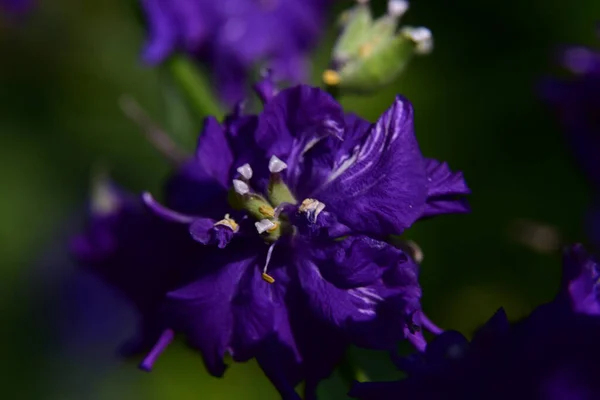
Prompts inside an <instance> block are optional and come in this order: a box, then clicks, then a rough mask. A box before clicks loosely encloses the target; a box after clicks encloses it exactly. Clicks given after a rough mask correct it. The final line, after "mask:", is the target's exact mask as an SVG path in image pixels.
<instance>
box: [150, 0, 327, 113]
mask: <svg viewBox="0 0 600 400" xmlns="http://www.w3.org/2000/svg"><path fill="white" fill-rule="evenodd" d="M331 2H332V1H331V0H285V1H283V0H221V1H213V0H142V6H143V9H144V11H145V14H146V17H147V21H148V30H149V34H148V40H147V43H146V46H145V49H144V52H143V57H144V59H145V60H146V61H147V62H149V63H152V64H155V63H159V62H162V61H164V60H165V59H166V58H168V57H169V55H171V54H172V53H173V52H175V51H183V52H185V53H188V54H190V55H191V56H193V57H194V58H196V59H198V60H201V61H203V62H206V63H208V64H209V66H210V69H211V71H212V73H213V74H214V76H215V78H216V81H217V85H218V87H219V90H220V93H221V94H222V97H223V98H224V99H225V100H226V101H228V102H229V103H231V104H233V103H234V102H236V101H239V100H241V99H242V98H243V97H244V95H245V90H244V89H245V82H247V81H248V75H249V74H250V72H251V71H252V70H253V69H255V68H256V67H257V66H259V65H260V64H261V63H267V64H268V67H269V68H272V69H273V70H274V71H275V73H276V75H277V76H278V77H280V78H284V79H288V80H291V81H293V82H300V81H304V80H305V79H306V75H307V69H306V66H307V59H306V56H307V53H308V52H309V50H311V49H312V48H313V47H314V45H315V42H316V40H317V38H318V36H319V35H320V33H321V31H322V28H323V22H324V19H325V16H326V11H327V9H328V8H329V5H330V3H331Z"/></svg>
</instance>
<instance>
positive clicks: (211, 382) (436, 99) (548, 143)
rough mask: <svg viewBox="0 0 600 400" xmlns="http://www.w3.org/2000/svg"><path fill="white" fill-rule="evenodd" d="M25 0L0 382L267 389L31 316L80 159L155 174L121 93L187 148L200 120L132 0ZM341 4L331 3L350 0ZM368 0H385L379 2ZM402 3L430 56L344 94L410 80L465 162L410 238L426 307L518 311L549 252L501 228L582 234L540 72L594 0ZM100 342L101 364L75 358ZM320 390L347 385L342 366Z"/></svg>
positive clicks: (9, 88)
mask: <svg viewBox="0 0 600 400" xmlns="http://www.w3.org/2000/svg"><path fill="white" fill-rule="evenodd" d="M39 3H40V5H39V8H38V9H36V10H35V11H34V12H33V14H32V15H31V16H29V18H27V19H25V20H23V21H20V22H18V23H16V22H8V21H7V20H6V19H5V18H1V16H0V21H1V22H0V59H1V60H2V61H1V62H0V183H1V188H2V192H1V193H2V194H1V195H0V221H1V223H0V326H2V329H1V330H0V332H1V334H2V337H1V339H2V340H1V341H0V343H1V344H0V346H1V347H0V354H2V356H3V360H2V363H0V364H1V365H2V367H1V369H0V376H2V387H3V388H2V390H3V394H4V395H5V396H6V398H17V399H61V400H64V399H74V400H75V399H76V400H79V399H86V400H87V399H98V400H109V399H110V400H117V399H138V398H139V399H147V400H162V399H176V400H186V399H190V400H191V399H206V400H210V399H223V398H226V399H228V398H232V399H235V398H240V399H242V398H243V399H271V398H272V399H275V398H277V395H276V393H275V391H274V390H273V389H272V388H271V387H269V385H268V383H267V381H266V379H265V378H264V377H263V376H262V374H261V373H260V371H258V369H257V368H256V367H255V365H254V363H249V364H247V365H235V366H233V367H232V368H231V369H230V371H229V372H228V374H227V377H226V378H225V379H222V380H218V379H214V378H211V377H208V376H207V374H206V372H205V370H204V368H203V366H202V363H201V360H200V358H199V356H198V355H196V354H194V353H192V352H190V351H187V350H186V349H185V348H184V346H183V345H181V344H176V345H173V346H171V347H170V348H169V349H168V351H167V352H166V353H165V354H164V355H163V356H162V357H161V359H160V361H159V362H158V363H157V365H156V368H155V371H154V372H153V373H151V374H145V373H142V372H139V371H137V370H136V368H135V360H134V361H132V362H125V363H123V362H119V361H117V360H113V359H112V351H111V350H110V348H111V347H112V343H111V346H108V345H106V344H104V345H102V346H100V345H97V346H96V347H97V348H95V349H92V348H80V349H79V350H78V352H77V353H76V354H71V355H70V356H69V357H66V356H65V355H64V354H62V353H61V347H60V346H58V345H57V344H56V343H57V341H56V340H54V339H53V335H54V334H53V333H52V332H53V328H54V327H53V323H54V321H53V320H52V318H49V317H48V316H47V315H46V313H45V311H46V307H47V305H48V304H50V303H51V302H52V300H53V299H54V298H55V297H56V296H57V295H58V293H56V292H53V290H56V288H55V287H54V286H48V285H47V283H48V282H49V281H51V280H52V279H49V278H48V277H51V276H53V274H54V271H52V270H43V271H40V269H41V268H40V265H44V264H43V262H42V261H43V259H44V257H45V255H46V252H47V250H48V246H51V244H50V243H51V242H53V243H54V244H53V245H52V246H54V247H56V246H64V245H65V243H64V240H56V238H57V237H64V236H65V235H64V230H65V229H66V228H65V224H66V223H67V222H66V221H69V220H71V219H72V218H73V215H74V214H77V213H80V212H81V210H82V208H83V205H84V202H85V198H86V195H87V191H88V186H89V185H88V184H89V175H90V171H91V167H92V165H94V164H95V163H97V162H98V161H102V162H103V163H105V164H106V165H109V166H110V170H111V173H112V175H113V177H114V178H115V179H116V180H117V181H118V182H120V183H121V184H122V185H124V186H125V187H128V188H130V189H131V190H132V191H140V190H143V189H149V190H153V191H157V190H158V188H159V187H160V184H161V182H162V179H163V178H164V177H165V176H166V174H167V173H168V165H167V163H166V162H165V161H164V160H163V159H162V158H161V157H160V155H159V154H157V153H156V152H155V151H154V149H153V148H152V147H151V146H150V145H149V144H148V143H147V142H145V140H144V139H143V137H142V135H141V134H140V133H139V131H138V129H137V128H136V126H134V125H133V124H132V123H131V122H130V121H128V120H127V119H126V118H124V117H123V115H122V113H121V112H120V110H119V108H118V99H119V97H120V96H121V95H122V94H131V95H132V96H134V97H136V98H137V99H139V100H140V102H141V103H142V105H143V106H144V107H145V108H146V109H147V110H148V111H149V113H150V115H152V117H153V118H154V119H155V120H157V121H159V122H160V123H161V124H162V125H164V126H166V127H168V128H169V129H170V130H173V131H174V132H176V133H177V135H179V136H181V138H182V139H181V140H182V142H184V143H186V144H188V145H191V144H192V143H193V136H189V135H188V134H186V132H188V133H189V134H195V133H196V132H197V131H198V130H199V120H198V118H196V117H195V116H193V114H191V111H190V110H186V108H185V107H184V106H183V105H182V103H181V102H179V103H177V102H174V100H173V99H170V97H172V90H171V89H169V87H168V86H165V85H163V84H162V83H164V81H165V79H166V78H165V73H164V71H160V70H152V69H149V68H146V67H144V66H143V65H141V62H140V60H139V57H138V54H139V49H140V45H141V43H142V40H143V28H142V26H141V25H140V23H139V18H137V17H138V16H137V15H136V11H135V8H134V7H131V3H128V2H123V1H118V0H111V1H103V2H100V1H85V2H83V1H77V0H60V1H53V2H43V1H39ZM340 3H341V4H338V6H337V9H338V11H339V10H341V9H343V8H344V7H346V6H347V5H348V4H349V3H343V2H340ZM375 6H376V8H378V9H379V11H380V12H382V11H383V9H384V7H385V3H384V2H383V1H379V2H377V1H375ZM411 6H412V7H411V10H410V11H409V12H408V14H407V15H406V16H405V18H404V22H405V23H407V24H411V25H423V26H427V27H429V28H430V29H431V30H432V31H433V33H434V38H435V50H434V52H433V54H432V55H430V56H427V57H419V58H418V59H415V60H413V62H412V63H411V65H410V66H409V67H408V69H407V71H406V72H405V73H404V74H403V76H402V77H401V78H400V79H399V80H398V81H396V82H395V83H394V84H392V85H390V87H389V88H387V89H385V90H383V91H381V92H380V93H379V94H378V95H377V96H374V97H348V98H343V100H342V102H343V104H344V106H346V107H347V109H349V110H353V111H356V112H358V113H359V114H360V115H362V116H363V117H366V118H368V119H370V120H375V119H376V118H377V116H378V115H379V114H380V113H381V112H382V111H383V110H384V109H385V108H386V107H387V106H388V105H389V104H390V103H391V100H392V99H393V96H394V95H395V94H396V93H398V92H399V93H402V94H404V95H406V96H407V97H408V98H409V99H411V100H412V101H413V103H414V105H415V109H416V129H417V135H418V138H419V141H420V143H421V147H422V150H423V153H424V154H425V155H427V156H430V157H436V158H438V159H442V160H447V161H448V162H449V163H450V165H451V166H452V167H453V168H454V169H461V170H463V171H464V172H465V176H466V178H467V181H468V182H469V184H470V186H471V188H472V190H473V195H472V196H471V204H472V208H473V213H472V214H471V215H467V216H449V217H442V218H438V219H435V220H432V221H427V222H423V223H420V224H418V226H416V227H415V228H414V229H412V230H411V232H410V234H409V236H410V237H411V238H412V239H414V240H416V241H417V242H418V243H419V245H420V246H421V247H422V249H423V251H424V254H425V260H424V262H423V266H422V268H423V269H422V284H423V288H424V299H423V302H424V308H425V310H426V311H427V312H428V313H429V315H430V316H431V317H432V319H434V320H435V321H437V322H438V323H439V324H440V325H441V326H442V327H445V328H453V329H459V330H462V331H464V332H466V333H468V332H470V331H472V330H473V329H474V328H476V327H477V326H478V325H479V324H480V323H482V322H483V321H484V320H485V319H486V318H487V317H489V316H490V315H491V314H492V313H493V312H494V311H495V310H496V309H497V308H498V307H500V306H504V307H505V308H506V309H507V312H508V314H509V316H510V317H511V318H513V319H516V318H519V317H521V316H523V315H525V314H526V313H528V312H529V311H530V310H531V309H532V308H533V307H535V306H536V305H538V304H540V303H542V302H544V301H547V300H549V299H551V298H552V296H553V295H554V293H555V292H556V289H557V287H558V281H559V267H560V260H559V257H558V256H557V255H556V254H551V255H541V254H538V253H535V252H533V251H532V250H531V249H529V248H527V247H525V246H522V245H520V244H519V243H517V242H516V241H515V240H514V238H513V237H511V234H510V226H511V225H512V224H513V222H514V221H515V220H516V219H519V218H529V219H533V220H536V221H542V222H544V223H548V224H550V225H554V226H556V227H558V228H559V229H560V231H561V233H562V234H563V235H564V237H566V238H567V240H569V241H581V240H584V237H583V234H582V229H581V228H582V217H583V213H584V211H585V208H586V204H587V200H588V199H587V189H586V186H585V182H584V181H583V179H582V177H581V176H580V175H579V173H578V171H577V169H576V167H575V166H574V165H573V163H572V159H571V158H570V155H569V153H568V150H567V149H566V148H565V147H564V142H563V138H562V133H561V132H560V130H559V129H558V126H557V124H556V121H555V119H554V116H553V115H551V113H549V111H548V110H547V109H546V108H545V106H544V104H543V103H542V102H541V101H540V99H539V96H538V93H537V92H536V85H537V84H538V81H539V79H540V78H541V77H542V76H543V75H546V74H551V73H556V72H557V71H558V69H557V68H556V66H554V65H553V63H554V58H553V55H554V54H555V50H556V48H557V46H559V45H561V44H569V43H581V44H593V43H594V40H595V37H594V27H595V25H594V24H595V23H596V21H597V20H598V19H599V18H600V3H599V2H598V1H597V0H580V1H578V2H576V3H573V4H571V5H570V6H569V7H565V3H564V1H559V0H547V1H536V0H528V1H517V0H512V1H503V2H485V1H478V0H465V1H461V2H451V3H450V2H446V3H444V2H432V1H425V0H418V1H417V0H415V1H413V2H412V4H411ZM334 19H335V15H332V18H331V21H332V23H331V26H332V27H333V21H334ZM333 40H334V32H333V29H332V30H331V31H330V32H329V33H328V35H327V36H326V38H325V40H324V41H323V43H322V45H321V47H320V49H319V50H318V52H317V54H316V56H315V65H314V82H319V79H320V76H321V73H322V71H323V69H324V68H325V67H326V65H327V62H328V52H329V51H330V50H331V47H332V45H333ZM165 99H167V100H168V102H167V103H165ZM169 99H170V100H169ZM177 104H179V106H177ZM174 113H176V114H174ZM61 232H62V233H61ZM61 235H62V236H61ZM58 273H59V272H58V271H57V272H56V274H58ZM98 348H101V349H102V351H101V354H102V355H103V357H104V358H105V359H106V360H108V361H107V362H108V363H109V365H108V366H106V365H105V366H103V367H102V368H98V366H97V365H95V364H94V363H92V362H90V361H89V360H90V359H89V357H88V356H89V355H90V354H96V355H97V354H98V352H99V350H98ZM356 358H357V359H359V360H362V362H364V363H365V368H366V370H367V373H369V374H370V375H371V376H379V377H384V376H385V377H388V378H393V377H394V376H397V373H396V372H394V371H393V370H392V369H391V367H390V364H389V361H387V359H386V357H385V355H375V356H372V355H371V353H367V352H365V351H362V350H361V351H356ZM111 360H113V361H111ZM384 367H385V368H384ZM387 368H390V369H387ZM7 391H8V393H7ZM323 391H324V392H326V393H327V392H337V394H335V395H330V396H329V398H345V396H344V395H343V392H342V391H343V386H342V383H341V381H340V378H339V376H334V377H333V378H332V380H330V381H329V382H326V383H325V384H324V385H323Z"/></svg>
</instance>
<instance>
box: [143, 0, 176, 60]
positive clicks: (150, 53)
mask: <svg viewBox="0 0 600 400" xmlns="http://www.w3.org/2000/svg"><path fill="white" fill-rule="evenodd" d="M142 9H143V10H144V13H145V14H146V20H147V23H148V30H149V33H148V38H147V40H146V44H145V46H144V50H143V58H144V60H145V61H146V62H148V63H150V64H158V63H161V62H163V61H164V60H165V59H166V58H167V57H169V55H171V53H172V52H173V51H174V50H175V48H176V46H177V38H178V33H177V22H176V20H175V19H174V16H173V15H172V13H171V9H170V7H165V6H164V4H162V2H161V0H142Z"/></svg>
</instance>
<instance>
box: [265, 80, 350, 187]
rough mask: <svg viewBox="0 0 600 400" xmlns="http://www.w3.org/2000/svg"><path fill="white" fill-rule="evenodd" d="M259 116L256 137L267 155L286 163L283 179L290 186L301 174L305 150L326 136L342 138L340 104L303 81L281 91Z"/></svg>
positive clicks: (342, 115) (296, 181) (342, 118)
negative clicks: (301, 83)
mask: <svg viewBox="0 0 600 400" xmlns="http://www.w3.org/2000/svg"><path fill="white" fill-rule="evenodd" d="M259 118H260V119H259V124H258V130H257V135H256V141H257V143H258V145H259V146H260V147H261V148H262V149H264V152H265V154H266V155H267V156H268V157H270V156H272V155H275V156H277V157H279V158H280V159H282V160H283V161H285V162H286V163H287V165H288V169H287V170H286V183H287V184H288V186H290V187H291V188H292V190H294V189H295V187H296V186H297V185H298V179H299V177H300V176H301V175H302V172H303V169H302V161H303V157H304V154H305V153H306V152H307V151H308V150H309V149H310V148H311V147H312V146H314V145H315V144H316V143H317V142H319V141H320V140H323V139H325V138H327V137H329V136H336V137H339V138H340V140H341V134H342V132H343V127H344V114H343V110H342V108H341V107H340V105H339V104H338V103H337V102H336V101H335V100H334V99H333V98H332V97H331V96H330V95H329V94H327V93H325V92H324V91H322V90H321V89H318V88H313V87H310V86H304V85H301V86H296V87H293V88H290V89H286V90H283V91H281V92H280V93H279V94H278V95H277V96H275V97H274V98H273V99H272V100H271V101H270V102H268V103H267V104H266V105H265V108H264V111H263V112H262V114H261V115H260V117H259Z"/></svg>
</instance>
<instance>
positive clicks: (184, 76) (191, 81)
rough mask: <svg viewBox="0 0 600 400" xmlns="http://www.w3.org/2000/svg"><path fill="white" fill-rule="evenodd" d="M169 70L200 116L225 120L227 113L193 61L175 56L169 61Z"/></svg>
mask: <svg viewBox="0 0 600 400" xmlns="http://www.w3.org/2000/svg"><path fill="white" fill-rule="evenodd" d="M167 68H168V69H169V71H170V72H171V74H172V75H173V78H174V79H175V82H176V83H177V84H178V86H179V87H180V88H181V90H182V91H183V93H184V94H185V96H186V97H187V98H188V100H189V101H190V104H191V106H192V109H193V110H194V111H195V112H196V113H197V114H198V115H199V116H201V117H205V116H207V115H213V116H215V117H216V118H217V119H219V120H221V119H222V118H223V116H224V114H225V113H224V111H223V110H222V109H221V106H220V105H219V104H218V101H217V100H215V98H214V96H213V92H212V89H211V85H210V82H209V80H208V79H207V78H206V75H205V74H203V73H201V72H200V71H199V70H198V68H197V66H196V65H195V64H194V63H193V62H192V61H190V60H189V59H187V58H186V57H183V56H181V55H175V56H173V57H171V58H170V59H169V61H167Z"/></svg>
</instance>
